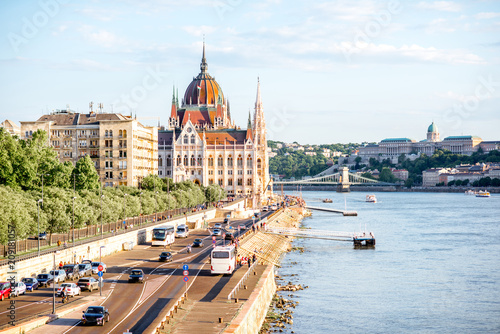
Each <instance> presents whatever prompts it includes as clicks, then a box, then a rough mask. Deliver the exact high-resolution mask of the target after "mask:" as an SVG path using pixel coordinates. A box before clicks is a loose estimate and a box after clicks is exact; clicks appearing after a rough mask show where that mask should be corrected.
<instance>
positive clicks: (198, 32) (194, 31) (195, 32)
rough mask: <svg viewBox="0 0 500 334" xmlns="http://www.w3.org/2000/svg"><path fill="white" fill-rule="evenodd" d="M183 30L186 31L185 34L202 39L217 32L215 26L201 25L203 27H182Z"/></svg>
mask: <svg viewBox="0 0 500 334" xmlns="http://www.w3.org/2000/svg"><path fill="white" fill-rule="evenodd" d="M182 30H184V31H185V32H187V33H188V34H190V35H192V36H196V37H200V36H203V35H204V34H205V35H210V34H212V33H213V32H215V31H216V30H217V28H216V27H213V26H205V25H201V26H184V27H182Z"/></svg>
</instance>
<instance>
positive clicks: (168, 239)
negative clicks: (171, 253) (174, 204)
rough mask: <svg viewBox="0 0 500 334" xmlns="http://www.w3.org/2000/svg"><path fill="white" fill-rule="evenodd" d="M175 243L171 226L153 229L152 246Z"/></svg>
mask: <svg viewBox="0 0 500 334" xmlns="http://www.w3.org/2000/svg"><path fill="white" fill-rule="evenodd" d="M174 241H175V229H174V227H173V226H160V227H155V228H154V229H153V239H152V243H151V245H152V246H166V245H170V244H173V243H174Z"/></svg>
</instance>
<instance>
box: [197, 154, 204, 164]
mask: <svg viewBox="0 0 500 334" xmlns="http://www.w3.org/2000/svg"><path fill="white" fill-rule="evenodd" d="M201 166H203V165H202V163H201V155H198V167H201Z"/></svg>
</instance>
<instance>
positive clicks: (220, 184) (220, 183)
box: [219, 179, 222, 187]
mask: <svg viewBox="0 0 500 334" xmlns="http://www.w3.org/2000/svg"><path fill="white" fill-rule="evenodd" d="M219 186H221V187H222V179H219Z"/></svg>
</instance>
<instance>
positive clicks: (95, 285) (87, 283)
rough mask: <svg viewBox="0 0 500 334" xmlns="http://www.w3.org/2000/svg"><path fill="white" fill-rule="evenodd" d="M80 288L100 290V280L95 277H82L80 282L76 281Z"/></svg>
mask: <svg viewBox="0 0 500 334" xmlns="http://www.w3.org/2000/svg"><path fill="white" fill-rule="evenodd" d="M76 284H77V285H78V286H79V287H80V289H82V290H89V291H90V292H92V290H94V289H95V290H99V281H98V280H96V279H95V278H94V277H82V278H80V279H79V280H78V283H76Z"/></svg>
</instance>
